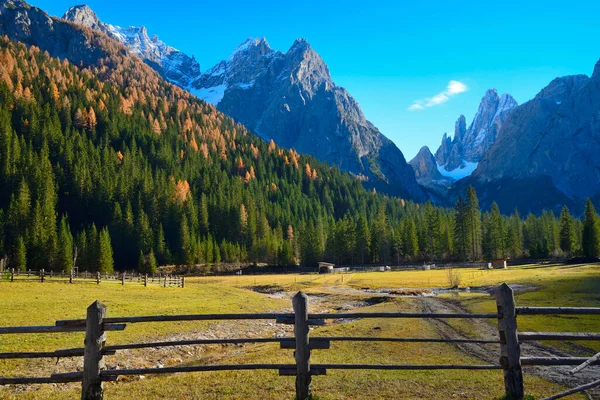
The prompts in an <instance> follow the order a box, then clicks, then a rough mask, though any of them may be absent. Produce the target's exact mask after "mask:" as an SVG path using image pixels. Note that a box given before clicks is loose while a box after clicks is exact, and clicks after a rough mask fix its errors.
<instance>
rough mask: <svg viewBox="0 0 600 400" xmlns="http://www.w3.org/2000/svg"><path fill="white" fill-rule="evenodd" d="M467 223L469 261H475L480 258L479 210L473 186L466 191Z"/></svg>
mask: <svg viewBox="0 0 600 400" xmlns="http://www.w3.org/2000/svg"><path fill="white" fill-rule="evenodd" d="M467 221H468V224H469V230H470V231H471V260H472V261H476V260H478V259H479V258H480V256H481V210H480V209H479V200H478V199H477V192H475V189H474V188H473V186H469V189H468V190H467Z"/></svg>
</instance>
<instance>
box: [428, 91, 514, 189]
mask: <svg viewBox="0 0 600 400" xmlns="http://www.w3.org/2000/svg"><path fill="white" fill-rule="evenodd" d="M517 105H518V104H517V101H516V100H515V99H514V98H513V97H512V96H511V95H510V94H507V93H505V94H502V95H501V96H499V95H498V91H497V90H496V89H494V88H491V89H488V90H486V92H485V94H484V95H483V97H482V98H481V102H480V103H479V107H478V109H477V113H476V114H475V116H474V117H473V121H472V122H471V124H470V125H469V127H468V128H467V125H466V119H465V116H464V115H461V116H460V117H459V118H458V120H457V121H456V124H455V125H454V138H453V139H452V140H450V138H448V137H447V135H445V134H444V136H443V138H442V144H441V145H440V148H439V149H438V150H437V151H436V153H435V159H436V161H437V163H438V165H439V166H440V167H443V169H442V170H440V171H441V172H442V174H445V172H444V170H445V171H447V172H448V173H451V174H450V175H449V176H452V177H453V178H455V179H460V178H462V177H464V176H467V175H469V174H470V173H471V172H473V170H474V169H475V168H476V167H477V164H478V162H479V161H480V160H481V158H482V157H483V156H484V154H485V153H486V152H487V150H488V149H489V148H490V147H491V146H492V144H493V143H494V142H495V141H496V138H497V136H498V131H499V130H500V127H501V126H502V125H503V124H504V121H505V120H506V118H507V117H508V115H509V114H510V113H511V112H512V110H513V109H514V108H515V107H517ZM453 171H454V172H453Z"/></svg>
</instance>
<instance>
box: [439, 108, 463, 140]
mask: <svg viewBox="0 0 600 400" xmlns="http://www.w3.org/2000/svg"><path fill="white" fill-rule="evenodd" d="M466 133H467V119H466V118H465V116H464V115H463V114H460V117H458V119H457V120H456V123H455V124H454V140H456V141H458V142H462V140H463V138H464V137H465V134H466ZM444 135H446V134H445V133H444Z"/></svg>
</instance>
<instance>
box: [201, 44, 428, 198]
mask: <svg viewBox="0 0 600 400" xmlns="http://www.w3.org/2000/svg"><path fill="white" fill-rule="evenodd" d="M190 91H191V92H192V93H193V94H196V95H197V96H198V97H200V98H203V99H205V100H206V101H209V102H211V103H213V104H214V105H215V106H216V107H217V108H218V109H219V110H221V111H223V112H224V113H225V114H227V115H230V116H232V117H233V118H234V119H235V120H236V121H239V122H241V123H242V124H244V125H245V126H246V127H248V128H249V129H251V130H252V131H254V132H255V133H257V134H258V135H259V136H261V137H262V138H263V139H265V140H267V141H269V140H274V141H275V142H276V143H277V144H279V145H280V146H283V147H290V148H295V149H296V150H298V151H299V152H303V153H308V154H312V155H314V156H315V157H317V158H318V159H319V160H322V161H325V162H328V163H330V164H333V165H336V166H338V167H340V168H341V169H342V170H345V171H349V172H351V173H353V174H354V175H356V176H358V177H359V178H360V179H362V180H363V182H364V184H365V186H367V187H369V188H376V189H377V190H380V191H384V192H386V193H389V194H393V195H398V196H401V197H407V198H412V199H415V200H417V201H423V200H425V199H426V195H425V193H424V192H423V190H422V189H421V187H419V185H418V184H417V181H416V180H415V176H414V172H413V170H412V168H411V167H410V166H409V165H408V164H407V163H406V160H405V159H404V155H403V154H402V152H401V151H400V150H399V149H398V148H397V147H396V145H395V144H394V143H393V142H392V141H391V140H389V139H388V138H387V137H385V136H384V135H383V134H382V133H381V132H380V131H379V130H378V129H377V128H376V127H375V126H374V125H373V124H372V123H371V122H369V121H368V120H367V119H366V118H365V116H364V114H363V112H362V110H361V108H360V106H359V105H358V103H357V102H356V100H354V98H353V97H352V96H351V95H350V94H349V93H348V92H347V91H346V90H345V89H344V88H343V87H340V86H337V85H336V84H335V83H334V82H333V80H332V78H331V75H330V73H329V68H328V67H327V65H326V64H325V62H324V61H323V60H322V58H321V57H320V56H319V54H317V53H316V52H315V51H314V50H313V48H312V47H311V45H310V44H309V43H308V42H307V41H306V40H304V39H297V40H296V41H295V42H294V44H293V45H292V46H291V47H290V49H289V50H288V51H287V52H286V53H282V52H279V51H275V50H273V49H271V47H270V46H269V44H268V43H267V41H266V39H264V38H262V39H254V38H249V39H247V40H246V41H245V42H243V43H242V44H241V45H240V46H239V47H238V48H237V49H236V50H235V51H234V52H233V53H232V54H231V55H230V56H229V57H228V58H227V59H226V60H223V61H221V62H219V63H218V64H217V65H215V66H214V67H213V68H211V69H209V70H208V71H206V72H205V73H203V74H202V75H201V76H200V78H199V79H197V80H196V81H194V82H192V84H191V85H190Z"/></svg>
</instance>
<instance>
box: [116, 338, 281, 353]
mask: <svg viewBox="0 0 600 400" xmlns="http://www.w3.org/2000/svg"><path fill="white" fill-rule="evenodd" d="M281 340H282V339H281V338H241V339H197V340H176V341H168V342H148V343H132V344H117V345H112V346H106V347H105V350H110V351H116V350H127V349H145V348H152V347H168V346H191V345H198V344H242V343H276V342H280V341H281Z"/></svg>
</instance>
